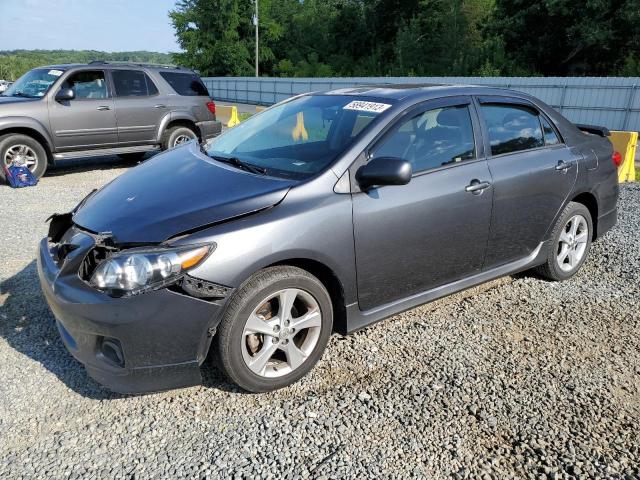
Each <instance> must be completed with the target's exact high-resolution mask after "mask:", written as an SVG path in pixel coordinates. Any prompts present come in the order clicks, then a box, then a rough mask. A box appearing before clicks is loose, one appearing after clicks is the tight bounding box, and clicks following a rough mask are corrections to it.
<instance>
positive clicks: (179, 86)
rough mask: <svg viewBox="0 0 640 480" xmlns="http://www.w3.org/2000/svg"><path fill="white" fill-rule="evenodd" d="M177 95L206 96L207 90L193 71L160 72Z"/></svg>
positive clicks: (207, 94)
mask: <svg viewBox="0 0 640 480" xmlns="http://www.w3.org/2000/svg"><path fill="white" fill-rule="evenodd" d="M160 76H161V77H162V78H164V79H165V80H166V81H167V83H168V84H169V85H171V88H173V89H174V90H175V91H176V93H177V94H178V95H183V96H187V97H208V96H209V91H208V90H207V87H205V86H204V84H203V83H202V80H200V78H199V77H198V76H197V75H196V74H194V73H178V72H160Z"/></svg>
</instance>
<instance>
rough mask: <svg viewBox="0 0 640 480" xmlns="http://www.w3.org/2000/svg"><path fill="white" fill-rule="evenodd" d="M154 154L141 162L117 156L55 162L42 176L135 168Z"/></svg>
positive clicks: (148, 155) (150, 154) (152, 154)
mask: <svg viewBox="0 0 640 480" xmlns="http://www.w3.org/2000/svg"><path fill="white" fill-rule="evenodd" d="M156 153H157V152H151V153H147V154H146V155H145V156H144V158H143V159H142V160H125V159H123V158H120V157H118V156H117V155H116V156H114V155H111V156H108V157H88V158H75V159H69V160H57V161H56V166H55V167H52V168H51V167H50V168H49V169H48V170H47V172H46V173H45V174H44V176H45V177H59V176H61V175H66V174H68V173H83V172H91V171H94V170H114V169H117V168H129V167H135V166H136V165H137V164H138V163H140V162H142V161H145V160H148V159H150V158H152V157H153V156H154V155H156Z"/></svg>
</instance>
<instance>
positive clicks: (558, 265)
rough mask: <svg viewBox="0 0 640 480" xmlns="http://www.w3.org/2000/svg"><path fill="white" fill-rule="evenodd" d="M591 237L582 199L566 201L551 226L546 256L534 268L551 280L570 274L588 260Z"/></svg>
mask: <svg viewBox="0 0 640 480" xmlns="http://www.w3.org/2000/svg"><path fill="white" fill-rule="evenodd" d="M592 237H593V221H592V219H591V214H590V213H589V209H588V208H587V207H585V206H584V205H582V204H581V203H576V202H569V204H568V205H567V206H566V207H565V209H564V211H563V212H562V214H561V215H560V217H559V218H558V221H557V222H556V225H555V227H554V228H553V233H552V234H551V243H550V245H549V247H548V252H547V260H546V262H545V263H544V264H543V265H541V266H539V267H537V268H536V272H537V273H538V274H539V275H540V276H542V277H544V278H546V279H548V280H552V281H562V280H567V279H569V278H571V277H573V276H574V275H575V274H576V273H578V270H580V268H581V267H582V265H583V264H584V262H585V261H586V260H587V256H588V255H589V249H590V248H591V239H592Z"/></svg>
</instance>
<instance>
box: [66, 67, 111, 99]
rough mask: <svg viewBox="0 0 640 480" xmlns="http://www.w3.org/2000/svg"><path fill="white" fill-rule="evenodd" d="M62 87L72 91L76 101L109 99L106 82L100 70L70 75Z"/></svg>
mask: <svg viewBox="0 0 640 480" xmlns="http://www.w3.org/2000/svg"><path fill="white" fill-rule="evenodd" d="M64 86H65V88H70V89H72V90H73V91H74V93H75V95H76V99H77V100H83V99H89V100H93V99H105V98H108V97H109V93H108V92H107V82H106V81H105V78H104V72H103V71H101V70H96V71H93V70H91V71H81V72H77V73H74V74H71V75H70V76H69V78H67V79H66V80H65V82H64Z"/></svg>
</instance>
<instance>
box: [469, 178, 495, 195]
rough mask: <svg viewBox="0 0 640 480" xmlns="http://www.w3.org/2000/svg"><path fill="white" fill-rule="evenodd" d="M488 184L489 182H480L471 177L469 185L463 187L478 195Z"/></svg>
mask: <svg viewBox="0 0 640 480" xmlns="http://www.w3.org/2000/svg"><path fill="white" fill-rule="evenodd" d="M490 186H491V183H489V182H481V181H480V180H478V179H473V180H471V183H469V185H467V186H466V187H465V191H467V192H470V193H475V194H476V195H479V194H480V193H482V191H483V190H485V189H486V188H489V187H490Z"/></svg>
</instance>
